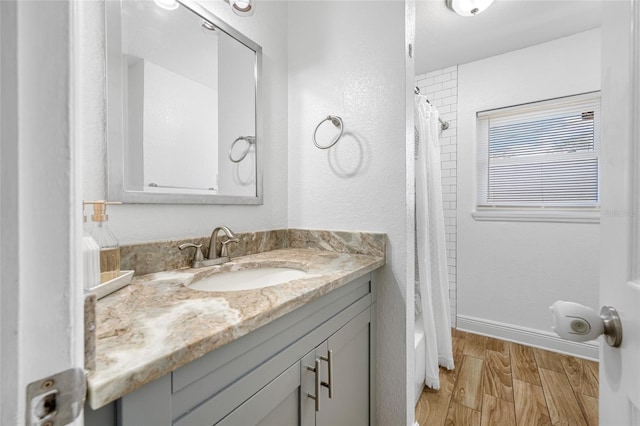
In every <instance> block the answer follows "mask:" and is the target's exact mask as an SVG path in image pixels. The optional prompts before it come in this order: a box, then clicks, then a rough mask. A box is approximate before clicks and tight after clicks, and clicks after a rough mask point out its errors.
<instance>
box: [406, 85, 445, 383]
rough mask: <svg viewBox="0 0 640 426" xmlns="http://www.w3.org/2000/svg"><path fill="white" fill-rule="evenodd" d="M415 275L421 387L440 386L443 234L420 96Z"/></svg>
mask: <svg viewBox="0 0 640 426" xmlns="http://www.w3.org/2000/svg"><path fill="white" fill-rule="evenodd" d="M414 115H415V117H414V118H415V126H416V245H417V250H416V256H417V262H416V263H417V270H416V276H417V279H418V281H419V285H418V288H417V290H418V291H417V293H418V294H419V297H420V300H421V303H420V305H419V308H420V310H421V311H422V319H423V323H424V331H425V341H426V350H425V353H426V366H427V368H426V377H425V383H426V385H427V386H428V387H430V388H433V389H439V388H440V378H439V369H438V366H439V365H441V366H443V367H446V368H447V369H449V370H451V369H453V349H452V346H451V328H450V325H449V279H448V271H447V258H446V254H447V250H446V242H445V233H444V212H443V206H442V187H441V185H442V183H441V180H440V176H441V173H440V142H439V130H440V122H439V121H438V117H439V115H438V111H437V110H436V108H435V107H434V106H432V105H431V104H430V103H429V102H428V101H427V98H426V97H425V96H422V95H417V96H416V97H415V109H414Z"/></svg>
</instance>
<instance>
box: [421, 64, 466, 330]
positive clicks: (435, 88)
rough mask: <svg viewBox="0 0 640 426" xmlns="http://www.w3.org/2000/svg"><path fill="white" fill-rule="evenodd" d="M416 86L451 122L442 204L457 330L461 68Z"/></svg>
mask: <svg viewBox="0 0 640 426" xmlns="http://www.w3.org/2000/svg"><path fill="white" fill-rule="evenodd" d="M415 82H416V86H418V87H419V88H420V93H422V94H423V95H426V96H427V99H429V101H430V102H431V104H432V105H435V106H436V107H437V108H438V112H439V113H440V117H441V118H442V119H443V120H445V121H448V122H449V128H448V129H447V130H445V131H443V132H442V134H441V135H440V158H441V160H442V201H443V207H444V221H445V234H446V242H447V267H448V269H449V304H450V307H451V326H452V327H455V326H456V314H457V302H456V300H457V299H456V297H457V296H456V290H457V286H456V283H457V261H456V244H457V225H456V223H457V220H456V218H457V211H456V208H457V176H458V174H457V171H456V170H457V169H456V167H457V160H456V158H457V151H458V144H457V138H456V123H457V111H458V67H457V66H453V67H449V68H445V69H443V70H438V71H432V72H430V73H427V74H421V75H418V76H416V79H415Z"/></svg>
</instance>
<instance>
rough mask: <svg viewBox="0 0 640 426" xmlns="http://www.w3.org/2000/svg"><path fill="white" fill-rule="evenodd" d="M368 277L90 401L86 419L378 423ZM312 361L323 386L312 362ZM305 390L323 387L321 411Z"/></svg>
mask: <svg viewBox="0 0 640 426" xmlns="http://www.w3.org/2000/svg"><path fill="white" fill-rule="evenodd" d="M371 278H372V277H371V275H370V274H367V275H366V276H363V277H360V278H357V279H355V280H353V281H352V282H350V283H348V284H346V285H344V286H342V287H340V288H338V289H336V290H334V291H332V292H330V293H328V294H326V295H325V296H323V297H320V298H319V299H316V300H314V301H312V302H310V303H308V304H306V305H304V306H302V307H301V308H298V309H296V310H294V311H292V312H290V313H288V314H287V315H285V316H283V317H281V318H278V319H276V320H274V321H272V322H271V323H269V324H267V325H264V326H262V327H260V328H259V329H257V330H255V331H253V332H252V333H250V334H248V335H246V336H243V337H241V338H239V339H238V340H236V341H234V342H232V343H229V344H228V345H226V346H223V347H222V348H220V349H218V350H216V351H213V352H211V353H209V354H207V355H205V356H203V357H202V358H200V359H197V360H195V361H193V362H191V363H189V364H187V365H185V366H183V367H180V368H179V369H177V370H175V371H174V372H173V373H171V374H168V375H166V376H164V377H162V378H160V379H158V380H156V381H154V382H151V383H149V384H147V385H145V386H144V387H143V388H141V389H138V390H136V391H134V392H132V393H130V394H127V395H125V396H123V397H122V398H120V400H118V401H117V402H116V404H115V405H110V406H107V407H103V408H102V409H100V410H98V411H95V412H94V411H92V410H90V409H89V410H88V411H89V413H88V415H90V416H91V419H92V420H93V422H92V423H86V424H88V425H90V426H94V425H95V426H102V425H105V426H107V425H108V426H113V425H117V426H128V425H132V426H145V425H153V426H157V425H167V426H169V425H173V426H211V425H225V426H236V425H242V426H247V425H269V426H271V425H277V426H287V425H302V426H314V425H318V426H323V425H331V426H340V425H349V426H357V425H368V424H375V415H374V414H373V413H375V407H374V402H375V397H374V392H372V390H373V389H375V384H374V382H373V380H374V377H375V370H374V368H375V357H374V353H375V352H374V351H371V348H373V347H375V344H374V343H375V342H374V339H375V330H374V328H375V327H374V326H375V307H376V304H375V296H376V291H375V285H374V283H373V282H372V279H371ZM329 352H331V356H329ZM329 358H331V370H332V371H331V373H332V374H331V378H330V377H329ZM316 360H317V361H318V366H319V370H320V376H319V377H318V379H319V382H318V386H319V395H318V394H317V393H316V390H315V387H316V383H315V380H316V373H315V372H314V371H312V370H313V369H315V365H316ZM309 367H310V368H309ZM323 383H324V385H323ZM329 386H330V387H331V390H332V395H331V398H329ZM309 395H311V396H314V397H315V396H316V395H318V398H319V400H318V403H319V406H318V410H317V411H316V400H314V399H313V398H311V397H310V396H309ZM101 411H104V412H105V413H111V415H112V417H115V418H117V421H116V422H114V421H111V420H109V421H105V422H98V421H97V420H96V419H97V418H99V417H100V416H99V415H96V414H100V412H101ZM85 419H88V417H87V414H86V415H85ZM94 422H95V423H94Z"/></svg>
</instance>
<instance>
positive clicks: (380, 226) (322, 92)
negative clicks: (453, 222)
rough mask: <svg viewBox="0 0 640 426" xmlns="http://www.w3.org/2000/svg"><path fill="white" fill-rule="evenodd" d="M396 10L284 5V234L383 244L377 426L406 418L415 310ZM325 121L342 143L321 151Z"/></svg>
mask: <svg viewBox="0 0 640 426" xmlns="http://www.w3.org/2000/svg"><path fill="white" fill-rule="evenodd" d="M404 7H405V5H404V2H402V1H369V2H366V1H333V2H332V1H327V2H291V3H290V4H289V51H288V52H289V181H288V184H289V209H288V211H289V225H290V226H291V227H302V228H319V229H334V230H340V229H344V230H363V231H365V230H366V231H377V232H386V233H387V235H388V238H389V240H388V250H387V265H386V266H385V267H384V268H383V270H382V272H381V273H380V274H379V287H378V288H379V301H378V307H377V309H378V316H377V320H378V323H377V326H378V334H377V339H378V342H377V343H378V344H377V363H378V365H377V369H378V375H377V413H378V423H379V424H381V425H391V424H394V425H399V424H405V423H408V422H409V421H410V420H411V419H412V418H413V409H412V407H411V405H412V404H411V403H408V402H407V401H409V400H411V401H412V396H411V397H408V396H409V390H408V389H411V386H408V385H409V383H412V381H411V382H408V381H407V368H408V367H407V358H406V354H407V350H406V348H407V346H406V345H407V339H406V331H407V327H408V325H407V318H406V313H407V311H408V307H406V306H405V301H406V300H407V297H409V301H410V303H411V304H413V291H411V292H410V293H409V294H407V287H408V286H407V278H408V277H407V264H406V259H407V229H406V226H407V220H406V200H405V188H406V179H405V164H406V149H405V146H406V141H405V134H406V133H405V126H406V122H405V118H406V115H405V100H406V96H407V91H408V87H407V85H408V83H407V81H406V78H405V58H404V56H403V52H404V51H405V49H404V41H405V9H404ZM363 16H366V19H364V18H363ZM329 114H332V115H339V116H341V117H342V118H343V120H344V125H345V135H344V136H343V138H342V139H341V140H340V141H339V142H338V143H337V145H335V146H334V147H333V148H331V149H328V150H320V149H318V148H316V147H315V146H314V145H313V142H312V139H311V137H312V134H313V130H314V128H315V126H316V125H317V124H318V123H319V122H320V120H322V119H323V118H325V117H326V116H327V115H329ZM319 142H321V143H323V144H324V143H325V141H319ZM412 282H413V277H411V283H412ZM409 288H411V289H412V288H413V287H412V286H410V287H409ZM411 311H412V309H411ZM411 314H412V312H411ZM411 323H413V318H411ZM411 326H412V325H411ZM410 392H413V391H412V390H411V391H410Z"/></svg>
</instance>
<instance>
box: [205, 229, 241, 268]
mask: <svg viewBox="0 0 640 426" xmlns="http://www.w3.org/2000/svg"><path fill="white" fill-rule="evenodd" d="M220 231H223V232H224V234H225V235H226V236H227V239H226V240H225V241H223V242H222V249H221V250H220V256H219V257H218V253H217V250H216V247H217V246H218V233H219V232H220ZM238 241H239V240H238V236H237V235H236V234H234V233H233V231H232V230H231V229H229V228H228V227H226V226H224V225H221V226H218V227H216V228H215V229H214V230H213V232H212V233H211V239H210V240H209V256H208V257H209V259H220V258H226V260H225V262H227V261H229V249H228V248H227V244H229V243H237V242H238Z"/></svg>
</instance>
